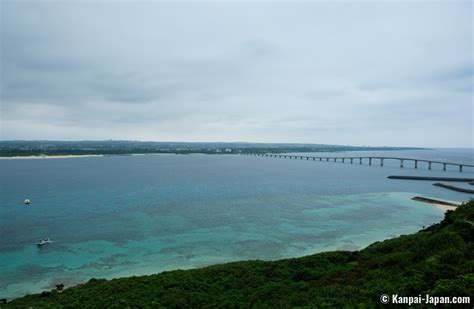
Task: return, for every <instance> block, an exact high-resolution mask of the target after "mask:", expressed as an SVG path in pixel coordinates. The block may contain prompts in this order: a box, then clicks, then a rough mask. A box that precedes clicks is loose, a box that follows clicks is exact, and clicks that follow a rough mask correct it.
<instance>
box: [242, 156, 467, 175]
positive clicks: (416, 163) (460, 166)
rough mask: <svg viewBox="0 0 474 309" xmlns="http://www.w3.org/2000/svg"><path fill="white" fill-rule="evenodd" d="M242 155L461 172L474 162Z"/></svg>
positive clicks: (396, 158)
mask: <svg viewBox="0 0 474 309" xmlns="http://www.w3.org/2000/svg"><path fill="white" fill-rule="evenodd" d="M242 155H247V156H257V157H271V158H282V159H300V160H312V161H322V162H341V163H346V161H347V162H349V163H350V164H354V162H356V163H359V164H363V163H368V164H369V165H373V164H372V163H374V164H377V163H378V165H380V166H383V164H384V161H387V160H395V161H399V162H400V167H401V168H403V167H405V162H413V167H414V168H418V166H419V165H420V163H424V165H425V166H428V169H429V170H430V169H431V166H432V165H438V166H442V167H443V171H446V167H447V166H448V165H449V166H455V167H457V169H458V170H459V172H462V171H463V168H464V167H472V168H474V165H472V164H464V163H454V162H443V161H433V160H425V159H413V158H398V157H379V156H363V157H360V156H357V157H312V156H301V155H298V156H296V155H287V154H286V155H285V154H268V153H242Z"/></svg>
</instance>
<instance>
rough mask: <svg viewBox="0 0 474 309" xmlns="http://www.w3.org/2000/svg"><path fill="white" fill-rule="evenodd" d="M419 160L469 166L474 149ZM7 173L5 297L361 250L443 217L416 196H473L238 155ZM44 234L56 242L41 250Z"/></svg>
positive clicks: (25, 163)
mask: <svg viewBox="0 0 474 309" xmlns="http://www.w3.org/2000/svg"><path fill="white" fill-rule="evenodd" d="M348 154H350V153H347V154H346V155H348ZM422 154H423V156H424V157H426V156H428V157H429V156H431V157H432V158H438V159H448V160H450V161H464V162H471V161H472V150H433V151H430V152H428V154H426V152H425V153H422ZM338 155H340V154H338ZM379 155H393V153H390V154H389V153H386V154H384V153H379ZM403 155H404V156H410V155H411V156H418V157H420V156H421V154H420V153H417V152H416V151H414V152H413V151H411V152H404V153H403ZM0 171H1V174H0V181H1V200H0V201H1V207H0V220H1V221H0V223H1V226H0V231H1V235H2V237H1V238H0V269H1V278H2V280H1V281H0V297H8V298H11V297H17V296H21V295H23V294H27V293H32V292H38V291H41V290H43V289H49V288H51V287H52V286H53V285H54V284H55V283H59V282H63V283H65V284H66V285H71V284H77V283H81V282H84V281H87V280H88V279H90V278H91V277H101V278H113V277H120V276H131V275H140V274H149V273H155V272H160V271H163V270H171V269H177V268H181V269H185V268H192V267H198V266H204V265H209V264H214V263H221V262H229V261H236V260H243V259H265V260H268V259H279V258H284V257H296V256H302V255H306V254H311V253H315V252H320V251H327V250H336V249H348V250H353V249H358V248H362V247H364V246H366V245H368V244H370V243H372V242H374V241H377V240H383V239H386V238H389V237H394V236H397V235H400V234H407V233H412V232H415V231H417V230H419V229H420V228H421V227H422V226H423V225H429V224H432V223H435V222H438V221H439V220H440V219H441V218H442V217H443V213H442V211H440V210H439V209H437V208H435V207H433V206H430V205H427V204H423V203H418V202H414V201H412V200H410V198H411V197H412V196H414V195H424V196H431V197H438V198H444V199H450V200H456V201H461V200H468V199H469V198H472V197H473V196H472V195H467V194H462V193H456V192H452V191H448V190H446V189H442V188H438V187H434V186H432V183H431V182H419V181H400V180H389V179H387V178H386V177H387V176H388V175H393V174H398V175H433V176H434V175H439V176H466V177H467V176H469V177H474V172H472V171H468V172H465V173H463V174H459V173H457V172H455V171H446V172H443V171H440V170H432V171H428V170H424V169H418V170H414V169H409V168H405V169H403V170H401V169H400V168H398V167H397V166H395V165H393V166H392V165H390V164H388V165H386V166H385V167H379V166H371V167H370V166H365V165H363V166H360V165H350V164H341V163H336V164H335V163H326V162H312V161H297V160H283V159H273V158H259V157H247V156H234V155H221V156H218V155H216V156H213V155H147V156H109V157H89V158H75V159H51V160H2V161H0ZM465 186H467V185H465ZM24 198H30V199H31V200H32V201H33V203H32V205H30V206H24V205H23V203H22V202H23V199H24ZM44 236H49V237H51V238H52V239H53V241H54V242H53V243H52V244H51V245H49V246H46V247H44V248H41V249H38V248H37V247H36V246H35V241H36V239H38V238H41V237H44Z"/></svg>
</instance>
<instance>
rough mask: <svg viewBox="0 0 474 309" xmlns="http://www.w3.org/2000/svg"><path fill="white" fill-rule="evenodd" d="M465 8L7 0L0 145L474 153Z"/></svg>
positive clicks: (469, 10)
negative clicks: (314, 146) (272, 146)
mask: <svg viewBox="0 0 474 309" xmlns="http://www.w3.org/2000/svg"><path fill="white" fill-rule="evenodd" d="M472 27H473V7H472V3H471V1H465V2H452V1H443V2H408V1H399V2H395V1H392V2H384V3H382V4H380V3H379V4H377V3H376V2H375V1H374V2H361V3H356V2H349V1H347V2H337V3H330V2H312V3H304V2H298V3H278V4H275V3H268V2H267V3H264V2H262V3H240V4H239V3H225V4H223V3H221V4H218V3H197V2H195V3H179V4H171V3H165V2H156V1H155V2H153V1H142V2H138V3H137V2H132V1H120V2H118V1H115V2H113V1H102V2H99V1H76V2H75V3H74V4H71V3H70V2H69V1H63V2H61V1H39V2H38V1H5V0H1V73H2V78H1V91H2V92H1V95H2V97H1V101H2V102H1V103H2V106H1V129H2V131H1V135H2V136H1V138H2V139H59V140H80V139H81V140H82V139H133V140H155V141H249V142H252V141H253V142H304V143H326V144H345V145H348V144H350V145H374V146H375V145H387V146H431V147H439V146H441V147H474V141H473V139H474V138H473V119H474V111H473V72H474V70H473V28H472Z"/></svg>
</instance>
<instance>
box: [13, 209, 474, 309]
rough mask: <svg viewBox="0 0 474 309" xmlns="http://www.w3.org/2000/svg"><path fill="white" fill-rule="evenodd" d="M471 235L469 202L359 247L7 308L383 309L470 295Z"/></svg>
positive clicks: (102, 286) (126, 282)
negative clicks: (394, 298) (407, 231)
mask: <svg viewBox="0 0 474 309" xmlns="http://www.w3.org/2000/svg"><path fill="white" fill-rule="evenodd" d="M473 239H474V202H473V201H471V202H470V203H467V204H465V205H463V206H460V207H459V208H458V209H457V210H456V211H454V212H453V211H450V212H448V213H447V214H446V216H445V219H444V220H443V221H442V222H440V223H439V224H436V225H433V226H431V227H429V228H427V229H425V230H422V231H420V232H418V233H416V234H413V235H408V236H400V237H398V238H394V239H390V240H386V241H383V242H377V243H374V244H372V245H370V246H369V247H367V248H365V249H364V250H361V251H356V252H348V251H336V252H327V253H320V254H315V255H311V256H305V257H302V258H295V259H285V260H278V261H244V262H236V263H229V264H222V265H215V266H210V267H206V268H201V269H193V270H185V271H183V270H176V271H170V272H164V273H161V274H157V275H151V276H141V277H131V278H122V279H114V280H110V281H107V280H97V279H92V280H90V281H89V282H88V283H86V284H83V285H80V286H77V287H74V288H69V289H67V290H65V291H64V292H62V293H58V292H52V293H50V294H49V295H43V296H42V295H40V294H37V295H30V296H25V297H23V298H20V299H17V300H14V301H13V302H11V303H9V304H8V305H7V306H6V307H12V308H14V307H21V308H23V307H29V306H32V307H34V308H40V307H46V308H62V307H65V308H100V307H104V308H105V307H106V308H111V307H112V308H137V307H145V308H152V307H153V308H156V307H166V308H177V307H179V308H186V307H208V308H213V307H235V308H237V307H239V308H240V307H242V308H248V307H260V308H275V307H312V308H367V307H369V308H370V307H380V306H382V305H381V304H380V301H379V299H380V295H381V294H399V295H401V296H418V295H419V294H421V295H424V294H430V295H433V296H471V298H472V297H473V296H474V242H473ZM471 301H472V300H471ZM471 306H472V304H471ZM388 307H390V305H388Z"/></svg>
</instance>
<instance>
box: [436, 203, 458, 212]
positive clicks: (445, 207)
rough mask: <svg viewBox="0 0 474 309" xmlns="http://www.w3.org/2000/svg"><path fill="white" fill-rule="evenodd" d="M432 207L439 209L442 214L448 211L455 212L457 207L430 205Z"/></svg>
mask: <svg viewBox="0 0 474 309" xmlns="http://www.w3.org/2000/svg"><path fill="white" fill-rule="evenodd" d="M431 205H433V206H434V207H436V208H438V209H441V210H442V211H444V212H447V211H448V210H456V208H457V206H447V205H441V204H431Z"/></svg>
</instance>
